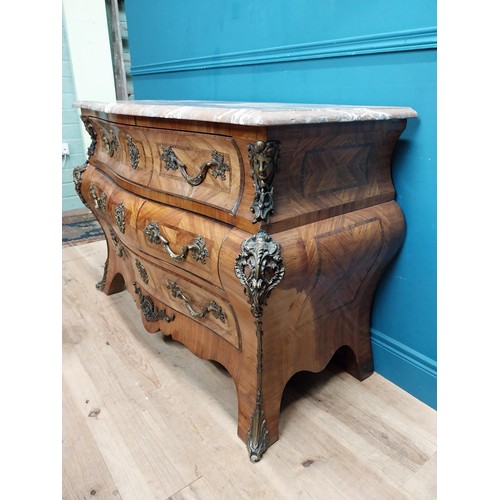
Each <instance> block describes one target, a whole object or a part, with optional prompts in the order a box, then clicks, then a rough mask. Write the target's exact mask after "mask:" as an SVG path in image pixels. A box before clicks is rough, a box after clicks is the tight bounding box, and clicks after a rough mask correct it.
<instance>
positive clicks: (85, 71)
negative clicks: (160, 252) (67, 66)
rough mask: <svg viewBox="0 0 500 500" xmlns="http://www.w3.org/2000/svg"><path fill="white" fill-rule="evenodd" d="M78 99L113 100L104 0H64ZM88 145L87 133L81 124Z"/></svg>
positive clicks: (113, 88)
mask: <svg viewBox="0 0 500 500" xmlns="http://www.w3.org/2000/svg"><path fill="white" fill-rule="evenodd" d="M63 15H64V20H65V25H66V34H67V38H68V48H69V52H70V56H71V62H72V67H73V79H74V86H75V95H76V99H77V100H78V101H114V100H115V99H116V95H115V84H114V79H113V65H112V59H111V49H110V46H109V35H108V26H107V19H106V5H105V2H104V0H63ZM81 131H82V137H83V140H84V141H85V144H87V146H88V145H89V144H90V137H89V136H88V134H87V132H86V131H85V129H84V127H83V123H82V124H81Z"/></svg>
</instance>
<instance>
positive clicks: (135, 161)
mask: <svg viewBox="0 0 500 500" xmlns="http://www.w3.org/2000/svg"><path fill="white" fill-rule="evenodd" d="M127 149H128V154H129V156H130V166H131V167H132V168H133V169H134V170H135V169H136V168H137V167H138V166H139V158H140V156H141V155H140V154H139V148H138V147H137V146H136V144H135V142H134V141H133V139H132V137H130V135H127Z"/></svg>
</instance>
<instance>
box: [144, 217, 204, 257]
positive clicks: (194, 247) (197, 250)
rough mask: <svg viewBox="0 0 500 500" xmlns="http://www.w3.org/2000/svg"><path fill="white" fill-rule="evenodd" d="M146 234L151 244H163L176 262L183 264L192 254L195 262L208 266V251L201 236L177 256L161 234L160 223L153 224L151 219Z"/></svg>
mask: <svg viewBox="0 0 500 500" xmlns="http://www.w3.org/2000/svg"><path fill="white" fill-rule="evenodd" d="M144 233H145V234H146V235H147V237H148V240H149V241H150V242H151V243H155V244H157V245H159V244H160V243H161V244H163V248H164V249H165V250H166V251H167V253H168V255H170V257H171V258H172V259H173V260H174V261H175V262H182V261H183V260H185V259H186V257H187V255H188V253H189V252H191V255H192V257H193V259H194V260H199V261H200V262H201V263H202V264H206V258H207V257H208V250H207V248H206V243H205V240H204V239H203V238H202V237H201V236H196V237H195V239H194V240H193V243H191V244H190V245H186V246H184V247H182V249H181V252H180V253H178V254H177V253H175V252H174V251H172V249H171V248H170V244H169V242H168V240H167V239H166V238H164V237H163V236H162V235H161V234H160V228H159V226H158V222H154V223H153V222H152V221H151V219H149V221H148V224H147V226H146V227H145V228H144Z"/></svg>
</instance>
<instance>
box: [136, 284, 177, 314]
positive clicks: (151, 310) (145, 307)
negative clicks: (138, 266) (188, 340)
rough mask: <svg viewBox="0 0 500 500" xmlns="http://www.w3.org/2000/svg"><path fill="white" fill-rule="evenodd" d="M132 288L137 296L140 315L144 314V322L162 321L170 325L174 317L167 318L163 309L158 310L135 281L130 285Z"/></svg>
mask: <svg viewBox="0 0 500 500" xmlns="http://www.w3.org/2000/svg"><path fill="white" fill-rule="evenodd" d="M132 286H133V287H134V290H135V293H136V294H137V295H139V302H140V305H141V310H142V314H144V318H146V321H149V322H151V323H156V322H157V321H160V320H163V321H166V322H167V323H170V322H171V321H173V320H174V319H175V315H173V314H172V316H169V315H168V314H167V313H166V311H165V309H161V310H160V309H158V307H156V304H155V303H154V302H153V299H152V298H151V297H150V296H149V295H144V294H143V293H142V291H141V289H140V288H139V287H138V286H137V283H135V281H134V282H133V283H132Z"/></svg>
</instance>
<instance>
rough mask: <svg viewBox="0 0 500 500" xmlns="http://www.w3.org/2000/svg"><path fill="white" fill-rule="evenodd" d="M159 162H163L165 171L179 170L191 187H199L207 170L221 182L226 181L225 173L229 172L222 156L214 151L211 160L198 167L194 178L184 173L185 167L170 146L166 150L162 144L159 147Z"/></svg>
mask: <svg viewBox="0 0 500 500" xmlns="http://www.w3.org/2000/svg"><path fill="white" fill-rule="evenodd" d="M160 160H161V161H164V162H165V168H166V169H167V170H177V169H180V171H181V174H182V176H183V177H184V179H186V181H187V182H188V184H190V185H191V186H198V185H200V184H201V183H202V182H203V181H204V180H205V177H206V176H207V172H208V169H211V172H210V173H211V174H212V177H213V178H214V179H216V178H217V177H220V178H221V179H222V180H223V181H225V180H226V172H227V171H228V170H229V168H230V167H229V165H228V164H227V163H224V155H223V154H222V153H219V152H218V151H216V150H215V149H214V150H213V151H212V159H211V160H209V161H207V162H205V163H204V164H203V165H201V166H200V167H199V170H200V172H199V173H198V175H195V176H194V177H189V175H188V173H187V171H186V165H184V163H182V161H181V160H179V158H177V155H176V154H175V153H174V150H173V149H172V146H169V147H168V148H166V147H165V146H164V145H163V144H162V145H161V155H160Z"/></svg>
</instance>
